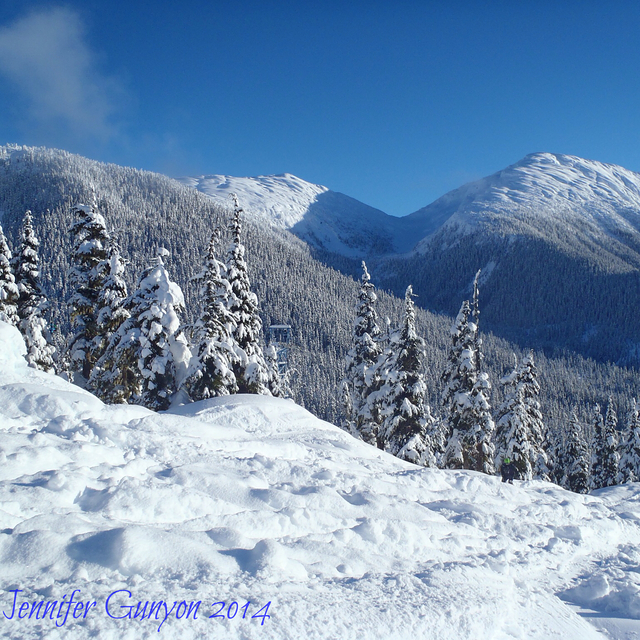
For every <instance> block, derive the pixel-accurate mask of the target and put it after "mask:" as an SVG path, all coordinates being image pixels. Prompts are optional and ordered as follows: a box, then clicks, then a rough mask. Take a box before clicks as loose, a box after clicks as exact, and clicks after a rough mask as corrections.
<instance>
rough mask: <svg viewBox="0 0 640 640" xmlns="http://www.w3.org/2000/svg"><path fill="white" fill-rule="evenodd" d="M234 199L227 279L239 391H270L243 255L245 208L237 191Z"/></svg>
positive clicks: (252, 294) (255, 298) (257, 319)
mask: <svg viewBox="0 0 640 640" xmlns="http://www.w3.org/2000/svg"><path fill="white" fill-rule="evenodd" d="M233 202H234V209H233V216H232V218H231V222H230V225H229V228H230V231H231V243H230V245H229V250H228V254H227V280H228V281H229V284H230V286H231V295H230V296H229V311H230V312H231V313H232V314H233V316H234V319H235V327H234V328H233V333H232V335H233V338H234V340H235V341H236V343H237V344H238V346H239V347H240V350H241V351H240V356H241V357H240V359H239V360H238V361H237V362H234V365H233V371H234V374H235V377H236V383H237V385H238V392H239V393H258V394H263V395H270V392H269V388H268V386H267V384H268V380H269V373H268V368H267V363H266V362H265V359H264V354H263V351H262V347H261V345H260V337H261V334H262V321H261V320H260V315H259V314H258V298H257V297H256V294H255V293H253V291H251V284H250V282H249V274H248V271H247V264H246V262H245V259H244V252H245V248H244V245H243V244H242V242H241V241H240V236H241V234H242V221H241V215H242V213H243V211H242V209H241V208H240V204H239V203H238V198H237V197H236V196H235V194H234V195H233Z"/></svg>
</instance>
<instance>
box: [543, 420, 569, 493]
mask: <svg viewBox="0 0 640 640" xmlns="http://www.w3.org/2000/svg"><path fill="white" fill-rule="evenodd" d="M547 438H548V444H547V466H548V468H549V480H551V482H555V483H556V484H557V485H560V486H564V485H563V478H564V475H565V467H566V462H565V459H564V453H565V450H566V443H565V434H564V431H562V430H561V429H553V430H549V431H548V432H547Z"/></svg>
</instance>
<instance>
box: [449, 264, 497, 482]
mask: <svg viewBox="0 0 640 640" xmlns="http://www.w3.org/2000/svg"><path fill="white" fill-rule="evenodd" d="M479 274H480V272H478V273H477V274H476V277H475V280H474V295H473V320H474V322H472V321H470V319H469V316H470V315H471V307H470V305H469V301H468V300H465V301H464V302H463V303H462V306H461V308H460V312H459V313H458V316H457V317H456V321H455V323H454V325H453V327H452V328H451V337H452V342H453V344H452V346H451V350H450V351H449V357H448V363H447V368H446V369H445V372H444V374H443V376H442V380H443V382H444V391H443V396H442V397H443V404H444V406H445V411H446V413H447V426H446V432H447V435H448V438H447V447H446V451H445V453H444V466H445V467H446V468H448V469H473V470H475V471H482V472H484V473H488V474H493V473H494V472H495V467H494V446H493V442H492V439H493V432H494V429H495V425H494V423H493V420H492V418H491V407H490V405H489V394H490V391H491V384H490V383H489V377H488V375H487V374H486V373H483V372H481V371H480V365H481V363H482V351H481V344H482V341H481V339H480V337H479V335H478V320H479V310H478V277H479Z"/></svg>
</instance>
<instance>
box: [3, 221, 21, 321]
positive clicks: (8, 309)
mask: <svg viewBox="0 0 640 640" xmlns="http://www.w3.org/2000/svg"><path fill="white" fill-rule="evenodd" d="M11 260H12V256H11V250H10V249H9V245H8V244H7V239H6V238H5V235H4V233H3V231H2V227H0V320H3V321H4V322H8V323H9V324H12V325H13V326H14V327H17V326H18V323H19V321H20V319H19V318H18V297H19V294H18V286H17V285H16V279H15V276H14V275H13V269H12V267H11Z"/></svg>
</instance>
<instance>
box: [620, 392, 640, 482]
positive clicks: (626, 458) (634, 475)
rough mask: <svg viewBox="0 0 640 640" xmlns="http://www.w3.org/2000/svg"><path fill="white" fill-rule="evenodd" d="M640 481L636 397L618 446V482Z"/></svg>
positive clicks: (639, 426) (639, 421)
mask: <svg viewBox="0 0 640 640" xmlns="http://www.w3.org/2000/svg"><path fill="white" fill-rule="evenodd" d="M627 482H640V407H638V403H637V402H636V399H635V398H634V399H633V406H632V408H631V413H630V414H629V418H628V424H627V429H626V430H625V433H624V437H623V438H622V442H621V446H620V466H619V472H618V483H619V484H625V483H627Z"/></svg>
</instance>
